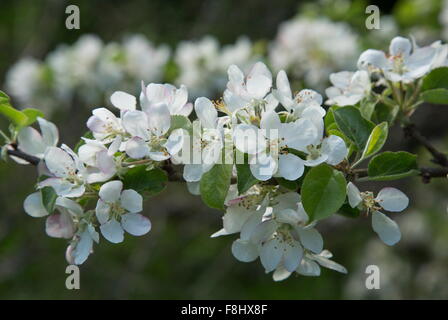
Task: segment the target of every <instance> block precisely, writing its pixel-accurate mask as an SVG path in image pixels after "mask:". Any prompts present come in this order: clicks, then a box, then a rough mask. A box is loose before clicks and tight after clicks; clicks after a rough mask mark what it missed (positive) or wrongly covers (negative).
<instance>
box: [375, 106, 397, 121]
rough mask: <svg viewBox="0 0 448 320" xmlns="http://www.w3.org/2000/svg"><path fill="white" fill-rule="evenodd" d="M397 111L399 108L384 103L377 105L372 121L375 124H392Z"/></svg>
mask: <svg viewBox="0 0 448 320" xmlns="http://www.w3.org/2000/svg"><path fill="white" fill-rule="evenodd" d="M399 110H400V107H399V106H398V105H395V106H394V107H391V106H388V105H386V104H384V103H378V104H377V105H376V106H375V112H374V113H373V115H372V121H374V122H375V123H381V122H383V121H387V122H388V123H389V124H392V123H393V122H394V120H395V117H396V116H397V114H398V111H399Z"/></svg>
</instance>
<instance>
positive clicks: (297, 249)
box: [283, 240, 303, 272]
mask: <svg viewBox="0 0 448 320" xmlns="http://www.w3.org/2000/svg"><path fill="white" fill-rule="evenodd" d="M302 257H303V249H302V246H301V245H300V243H299V242H298V241H295V240H291V241H288V242H286V243H284V252H283V265H284V267H285V269H286V270H288V271H289V272H293V271H294V270H296V269H297V267H298V266H299V264H300V261H301V260H302Z"/></svg>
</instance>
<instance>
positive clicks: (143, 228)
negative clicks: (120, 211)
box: [121, 213, 151, 236]
mask: <svg viewBox="0 0 448 320" xmlns="http://www.w3.org/2000/svg"><path fill="white" fill-rule="evenodd" d="M121 225H122V226H123V229H124V230H125V231H126V232H127V233H130V234H132V235H133V236H142V235H144V234H147V233H148V232H149V231H150V230H151V221H149V219H148V218H147V217H145V216H143V215H141V214H138V213H127V214H124V215H122V216H121Z"/></svg>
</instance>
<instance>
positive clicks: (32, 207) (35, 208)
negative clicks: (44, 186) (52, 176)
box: [23, 191, 48, 218]
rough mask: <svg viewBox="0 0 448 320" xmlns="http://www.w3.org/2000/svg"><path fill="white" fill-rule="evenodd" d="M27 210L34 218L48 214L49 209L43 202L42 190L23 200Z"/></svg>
mask: <svg viewBox="0 0 448 320" xmlns="http://www.w3.org/2000/svg"><path fill="white" fill-rule="evenodd" d="M23 208H24V209H25V212H26V213H27V214H29V215H30V216H32V217H34V218H40V217H45V216H48V211H47V209H45V207H44V204H43V203H42V194H41V193H40V191H37V192H34V193H32V194H30V195H29V196H28V197H26V199H25V201H24V202H23Z"/></svg>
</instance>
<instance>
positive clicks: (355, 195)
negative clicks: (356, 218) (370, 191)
mask: <svg viewBox="0 0 448 320" xmlns="http://www.w3.org/2000/svg"><path fill="white" fill-rule="evenodd" d="M347 198H348V203H349V204H350V207H352V208H355V207H357V206H358V205H359V204H360V203H361V201H362V197H361V192H359V189H358V187H357V186H355V185H354V184H353V183H352V182H349V183H348V184H347Z"/></svg>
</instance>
